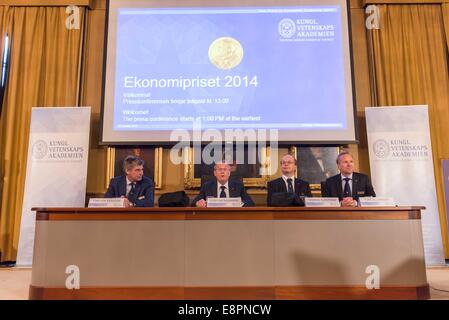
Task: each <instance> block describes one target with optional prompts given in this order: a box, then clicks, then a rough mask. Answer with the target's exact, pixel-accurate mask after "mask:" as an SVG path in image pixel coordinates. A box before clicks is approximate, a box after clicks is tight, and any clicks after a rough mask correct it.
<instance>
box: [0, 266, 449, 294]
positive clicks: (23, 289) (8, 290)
mask: <svg viewBox="0 0 449 320" xmlns="http://www.w3.org/2000/svg"><path fill="white" fill-rule="evenodd" d="M30 281H31V269H29V268H12V269H0V300H22V299H28V287H29V285H30ZM427 281H428V282H429V285H430V295H431V298H432V299H443V300H449V267H432V268H428V269H427Z"/></svg>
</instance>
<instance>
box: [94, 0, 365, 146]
mask: <svg viewBox="0 0 449 320" xmlns="http://www.w3.org/2000/svg"><path fill="white" fill-rule="evenodd" d="M109 8H110V0H106V13H105V27H104V48H103V76H102V92H101V110H100V130H99V143H98V144H99V145H100V146H111V147H113V146H127V145H142V146H155V147H172V146H174V145H176V144H177V143H178V142H177V141H173V142H172V141H134V140H133V141H104V140H103V138H104V136H103V129H104V112H105V111H104V109H105V105H104V104H105V93H106V67H107V54H108V36H109V33H108V32H109V14H110V10H109ZM346 11H347V12H346V16H347V23H348V32H347V37H348V39H347V40H348V46H349V67H350V74H351V91H352V109H353V110H352V112H353V115H352V119H353V123H354V140H337V141H328V140H306V141H303V140H295V141H290V140H288V141H282V140H279V141H278V142H277V145H278V146H281V147H285V146H287V147H289V146H292V145H347V144H359V143H360V132H359V121H358V117H357V99H356V88H355V74H354V57H353V56H354V54H353V50H354V49H353V41H352V23H351V22H352V21H351V5H350V0H346ZM190 143H191V144H193V143H194V141H190ZM200 143H201V145H207V144H209V143H210V141H201V142H200ZM266 144H267V145H268V146H269V145H270V141H266Z"/></svg>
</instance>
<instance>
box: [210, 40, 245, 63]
mask: <svg viewBox="0 0 449 320" xmlns="http://www.w3.org/2000/svg"><path fill="white" fill-rule="evenodd" d="M242 59H243V48H242V45H241V44H240V42H238V41H237V40H235V39H234V38H231V37H221V38H218V39H215V40H214V42H212V43H211V45H210V46H209V60H210V62H212V64H213V65H214V66H216V67H217V68H218V69H222V70H229V69H232V68H235V67H237V66H238V65H239V64H240V62H242Z"/></svg>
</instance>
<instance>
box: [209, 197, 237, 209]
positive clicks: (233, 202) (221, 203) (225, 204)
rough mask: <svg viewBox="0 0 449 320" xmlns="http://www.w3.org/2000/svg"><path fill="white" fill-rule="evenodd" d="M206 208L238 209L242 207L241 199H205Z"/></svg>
mask: <svg viewBox="0 0 449 320" xmlns="http://www.w3.org/2000/svg"><path fill="white" fill-rule="evenodd" d="M206 205H207V207H208V208H240V207H241V206H243V203H242V198H240V197H237V198H211V197H209V198H207V202H206Z"/></svg>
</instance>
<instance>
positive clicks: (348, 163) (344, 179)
mask: <svg viewBox="0 0 449 320" xmlns="http://www.w3.org/2000/svg"><path fill="white" fill-rule="evenodd" d="M337 166H338V169H339V170H340V174H337V175H335V176H333V177H330V178H328V179H327V180H326V183H325V185H324V190H322V194H323V197H338V198H339V199H340V203H341V206H342V207H356V206H357V200H358V198H359V197H375V196H376V193H375V192H374V188H373V186H372V185H371V181H370V179H369V177H368V176H367V175H364V174H362V173H358V172H354V160H353V159H352V156H351V155H350V154H349V152H347V151H342V152H340V154H339V155H338V157H337Z"/></svg>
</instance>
